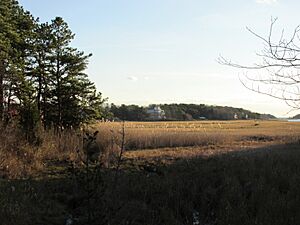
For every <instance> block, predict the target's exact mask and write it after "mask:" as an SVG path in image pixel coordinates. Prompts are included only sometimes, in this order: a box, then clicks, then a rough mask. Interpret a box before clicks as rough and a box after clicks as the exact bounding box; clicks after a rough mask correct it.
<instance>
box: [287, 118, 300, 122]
mask: <svg viewBox="0 0 300 225" xmlns="http://www.w3.org/2000/svg"><path fill="white" fill-rule="evenodd" d="M288 121H289V122H300V119H290V120H288Z"/></svg>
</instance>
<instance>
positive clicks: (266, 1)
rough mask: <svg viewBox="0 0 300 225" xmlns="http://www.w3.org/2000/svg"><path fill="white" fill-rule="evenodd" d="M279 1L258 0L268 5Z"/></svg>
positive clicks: (257, 0)
mask: <svg viewBox="0 0 300 225" xmlns="http://www.w3.org/2000/svg"><path fill="white" fill-rule="evenodd" d="M277 2H278V1H277V0H256V3H259V4H268V5H272V4H276V3H277Z"/></svg>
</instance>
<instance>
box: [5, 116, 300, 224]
mask: <svg viewBox="0 0 300 225" xmlns="http://www.w3.org/2000/svg"><path fill="white" fill-rule="evenodd" d="M3 129H4V128H3ZM123 129H124V131H123ZM87 130H89V132H90V133H91V134H90V135H89V136H86V134H84V132H83V131H71V130H68V131H63V132H62V133H61V134H60V135H56V134H55V132H51V131H40V133H39V137H40V138H39V143H37V144H36V145H34V146H33V145H30V144H29V143H28V142H26V141H25V139H23V138H22V133H18V132H17V131H16V127H14V126H11V127H8V128H5V130H2V131H1V133H0V134H1V135H3V137H1V139H0V140H1V141H0V149H1V153H0V154H1V162H0V166H1V169H0V171H1V172H0V173H1V177H2V178H1V182H0V201H1V207H0V218H2V221H1V224H4V225H6V224H22V225H24V224H25V225H26V224H30V225H34V224H37V225H40V224H43V225H45V224H67V223H68V222H72V224H147V225H151V224H153V225H154V224H174V225H175V224H180V225H181V224H264V225H265V224H298V223H299V222H300V218H299V214H298V212H299V203H300V199H299V181H300V164H299V160H300V154H299V133H300V126H299V125H298V123H290V122H279V121H231V122H230V121H227V122H224V121H223V122H222V121H213V122H208V121H205V122H195V123H192V122H190V123H187V122H176V123H172V122H168V123H165V122H156V123H125V125H124V124H122V123H99V124H95V125H93V126H91V127H89V129H86V131H87ZM94 130H99V133H98V134H93V132H94ZM4 131H5V132H4ZM4 135H5V138H4ZM98 150H99V151H100V153H101V154H99V155H97V154H96V156H97V157H96V158H93V157H94V155H93V154H89V152H97V151H98ZM124 150H125V151H124ZM87 159H88V161H87ZM87 163H88V164H87Z"/></svg>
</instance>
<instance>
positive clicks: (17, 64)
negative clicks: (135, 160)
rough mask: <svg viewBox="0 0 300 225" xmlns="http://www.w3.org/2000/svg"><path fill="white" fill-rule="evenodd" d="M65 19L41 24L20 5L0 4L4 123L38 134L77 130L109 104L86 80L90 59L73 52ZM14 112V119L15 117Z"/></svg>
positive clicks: (0, 102) (1, 110)
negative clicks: (13, 121) (40, 127)
mask: <svg viewBox="0 0 300 225" xmlns="http://www.w3.org/2000/svg"><path fill="white" fill-rule="evenodd" d="M73 38H74V34H73V33H72V31H71V30H70V28H69V27H68V24H67V23H66V22H65V21H64V20H63V19H62V18H60V17H57V18H55V19H54V20H52V21H51V22H46V23H39V22H38V20H36V19H34V18H33V16H31V14H30V13H29V12H27V11H25V10H24V9H23V8H22V7H21V6H20V5H19V4H18V2H17V1H14V0H1V2H0V120H1V121H4V120H6V121H9V119H11V116H12V114H13V115H18V117H19V124H20V125H21V126H22V127H23V128H24V129H25V131H26V133H27V131H29V130H31V131H32V130H34V127H36V125H37V124H38V123H39V122H41V123H42V124H43V125H44V127H45V128H49V127H52V126H54V127H55V128H58V129H62V128H63V127H78V126H79V125H80V124H81V123H83V122H88V121H90V120H93V119H99V118H101V117H102V111H103V106H102V105H103V103H104V102H105V101H106V99H103V98H102V95H101V93H98V92H97V90H96V87H95V85H94V83H93V82H91V81H90V80H89V78H88V75H87V74H85V72H84V71H85V70H86V68H87V66H88V59H89V58H90V57H91V54H88V55H86V54H85V53H84V52H82V51H79V50H77V49H76V48H74V47H71V45H70V44H71V41H72V40H73ZM12 112H13V113H12Z"/></svg>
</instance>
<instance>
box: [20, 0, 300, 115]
mask: <svg viewBox="0 0 300 225" xmlns="http://www.w3.org/2000/svg"><path fill="white" fill-rule="evenodd" d="M19 2H20V4H21V5H22V6H24V8H25V9H27V10H29V11H30V12H31V13H32V14H33V15H34V16H35V17H39V18H40V21H41V22H45V21H50V20H51V19H53V18H55V17H56V16H61V17H63V18H64V19H65V21H66V22H67V23H68V24H69V26H70V28H71V30H72V31H73V32H74V33H75V34H76V36H75V40H74V41H73V43H72V45H73V46H75V47H77V48H78V49H80V50H83V51H84V52H86V53H93V57H92V58H91V59H90V64H89V68H88V69H87V73H88V74H89V76H90V79H91V80H92V81H94V82H95V84H96V86H97V88H98V90H99V91H101V92H102V94H103V96H104V97H108V98H109V102H110V103H115V104H123V103H124V104H138V105H148V104H151V103H154V104H155V103H196V104H197V103H204V104H209V105H224V106H225V105H227V106H234V107H242V108H245V109H249V110H252V111H255V112H259V113H271V114H273V115H276V116H278V117H287V116H292V115H294V114H298V113H299V112H297V111H292V112H290V113H289V114H287V113H288V112H289V111H290V108H289V107H288V106H287V105H286V104H285V103H284V102H283V101H280V100H277V99H273V98H271V97H268V96H264V95H261V94H258V93H255V92H252V91H250V90H248V89H246V88H245V87H244V86H243V85H242V84H241V82H240V79H239V77H241V76H243V74H244V71H241V70H239V69H236V68H231V67H226V66H223V65H220V64H219V63H218V62H217V59H218V57H219V56H220V55H221V56H223V57H226V58H228V59H231V60H233V61H235V62H238V63H241V64H252V63H255V62H258V58H257V55H256V53H257V52H259V51H260V50H261V49H262V48H263V45H262V43H261V41H260V40H259V39H257V38H255V37H254V36H253V35H252V34H251V33H250V32H248V31H247V29H246V26H247V27H250V28H251V29H252V30H254V31H255V32H256V33H258V34H260V35H262V36H266V35H267V34H268V31H269V27H270V21H271V18H275V17H277V18H278V21H277V23H276V28H278V29H279V30H281V29H283V28H284V29H285V30H287V32H289V31H292V29H294V28H295V27H296V26H297V25H299V24H300V14H299V12H298V11H299V8H300V1H296V0H226V1H224V0H209V1H207V0H206V1H205V0H106V1H104V0H85V1H82V0H63V1H62V0H43V1H41V0H20V1H19Z"/></svg>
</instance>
